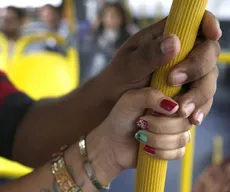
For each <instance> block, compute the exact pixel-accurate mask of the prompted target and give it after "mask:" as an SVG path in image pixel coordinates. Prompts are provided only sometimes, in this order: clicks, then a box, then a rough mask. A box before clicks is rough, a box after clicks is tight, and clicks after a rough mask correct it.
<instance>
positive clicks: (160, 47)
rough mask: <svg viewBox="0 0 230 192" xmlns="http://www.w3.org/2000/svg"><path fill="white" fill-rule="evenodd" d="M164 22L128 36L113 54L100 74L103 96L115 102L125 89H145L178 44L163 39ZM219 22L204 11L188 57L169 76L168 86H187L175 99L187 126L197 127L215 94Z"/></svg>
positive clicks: (166, 38)
mask: <svg viewBox="0 0 230 192" xmlns="http://www.w3.org/2000/svg"><path fill="white" fill-rule="evenodd" d="M165 24H166V19H164V20H162V21H160V22H158V23H156V24H154V25H151V26H149V27H147V28H145V29H143V30H141V31H140V32H139V33H137V34H136V35H134V36H133V37H131V38H130V39H129V40H128V41H127V42H126V43H125V44H124V45H123V46H122V47H121V48H120V49H119V51H118V52H117V54H116V56H115V57H114V59H113V60H112V61H111V65H109V66H108V67H107V68H106V69H105V70H104V71H103V72H102V74H101V75H100V76H101V82H103V83H102V84H103V86H102V87H103V89H104V95H105V97H106V98H107V99H108V100H111V101H113V102H117V100H118V99H119V98H120V96H121V95H122V94H123V93H124V92H126V91H127V90H131V89H136V88H144V87H146V86H149V81H150V78H151V75H152V73H153V72H154V71H155V70H156V69H157V68H158V67H160V66H163V65H166V64H167V63H169V62H170V61H171V60H172V59H174V58H175V57H176V56H177V54H178V53H179V51H180V41H179V39H178V38H177V37H176V36H175V35H171V36H167V37H163V31H164V28H165ZM221 34H222V32H221V29H220V26H219V22H218V21H217V19H216V18H215V16H214V15H213V14H211V13H210V12H208V11H207V12H206V13H205V15H204V18H203V21H202V26H201V32H200V35H199V38H198V40H197V45H196V46H195V47H194V49H193V50H192V52H191V53H190V54H189V55H188V57H187V58H186V59H185V60H184V61H182V62H181V63H180V64H178V65H177V66H175V67H174V69H172V70H171V72H170V73H169V77H168V81H169V84H170V85H174V86H180V85H185V84H187V83H191V82H192V84H191V89H190V90H189V91H188V92H186V93H185V94H183V95H181V96H180V97H178V98H177V101H178V103H179V105H180V109H179V113H180V115H181V116H183V117H188V116H190V117H189V118H190V121H191V123H193V124H195V125H199V124H200V123H201V122H202V120H203V118H204V117H205V116H206V115H207V114H208V112H209V110H210V108H211V105H212V101H213V96H214V94H215V91H216V83H217V77H218V68H217V66H216V63H217V59H218V56H219V53H220V46H219V43H218V40H219V38H220V37H221ZM108 90H110V91H108Z"/></svg>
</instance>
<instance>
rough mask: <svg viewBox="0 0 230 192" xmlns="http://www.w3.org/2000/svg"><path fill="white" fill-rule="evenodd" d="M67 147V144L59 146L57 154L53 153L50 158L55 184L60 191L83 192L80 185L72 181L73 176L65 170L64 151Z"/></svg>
mask: <svg viewBox="0 0 230 192" xmlns="http://www.w3.org/2000/svg"><path fill="white" fill-rule="evenodd" d="M66 149H67V146H64V147H62V148H61V151H60V152H59V153H57V154H54V155H53V156H54V159H53V160H52V165H51V168H52V174H53V175H54V177H55V179H56V182H57V185H58V187H59V188H60V190H61V191H62V192H83V191H82V189H81V187H80V186H78V185H76V184H75V182H74V181H73V178H72V177H71V176H70V174H69V172H68V171H67V168H66V164H65V160H64V151H65V150H66Z"/></svg>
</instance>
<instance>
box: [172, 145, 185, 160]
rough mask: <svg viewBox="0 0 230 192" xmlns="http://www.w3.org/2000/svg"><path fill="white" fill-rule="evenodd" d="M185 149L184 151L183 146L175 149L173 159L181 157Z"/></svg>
mask: <svg viewBox="0 0 230 192" xmlns="http://www.w3.org/2000/svg"><path fill="white" fill-rule="evenodd" d="M185 151H186V149H185V147H183V148H180V149H177V150H176V152H175V154H176V155H175V159H180V158H182V157H183V156H184V155H185Z"/></svg>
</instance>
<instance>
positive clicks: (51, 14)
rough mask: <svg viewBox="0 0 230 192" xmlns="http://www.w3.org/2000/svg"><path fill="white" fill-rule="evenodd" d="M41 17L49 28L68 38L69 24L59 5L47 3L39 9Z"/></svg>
mask: <svg viewBox="0 0 230 192" xmlns="http://www.w3.org/2000/svg"><path fill="white" fill-rule="evenodd" d="M39 18H40V20H41V22H42V23H44V24H45V25H46V26H47V27H48V29H49V30H50V31H52V32H55V33H57V34H59V35H60V36H62V37H64V38H67V37H68V36H69V30H68V26H67V24H66V23H65V21H64V20H63V19H62V14H61V10H60V9H59V8H58V7H55V6H53V5H50V4H47V5H45V6H43V7H41V8H40V9H39Z"/></svg>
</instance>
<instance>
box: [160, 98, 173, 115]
mask: <svg viewBox="0 0 230 192" xmlns="http://www.w3.org/2000/svg"><path fill="white" fill-rule="evenodd" d="M160 106H161V108H163V109H164V110H166V111H169V112H170V111H172V110H173V109H174V108H175V107H176V106H177V104H176V103H174V102H172V101H170V100H167V99H164V100H162V101H161V103H160Z"/></svg>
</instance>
